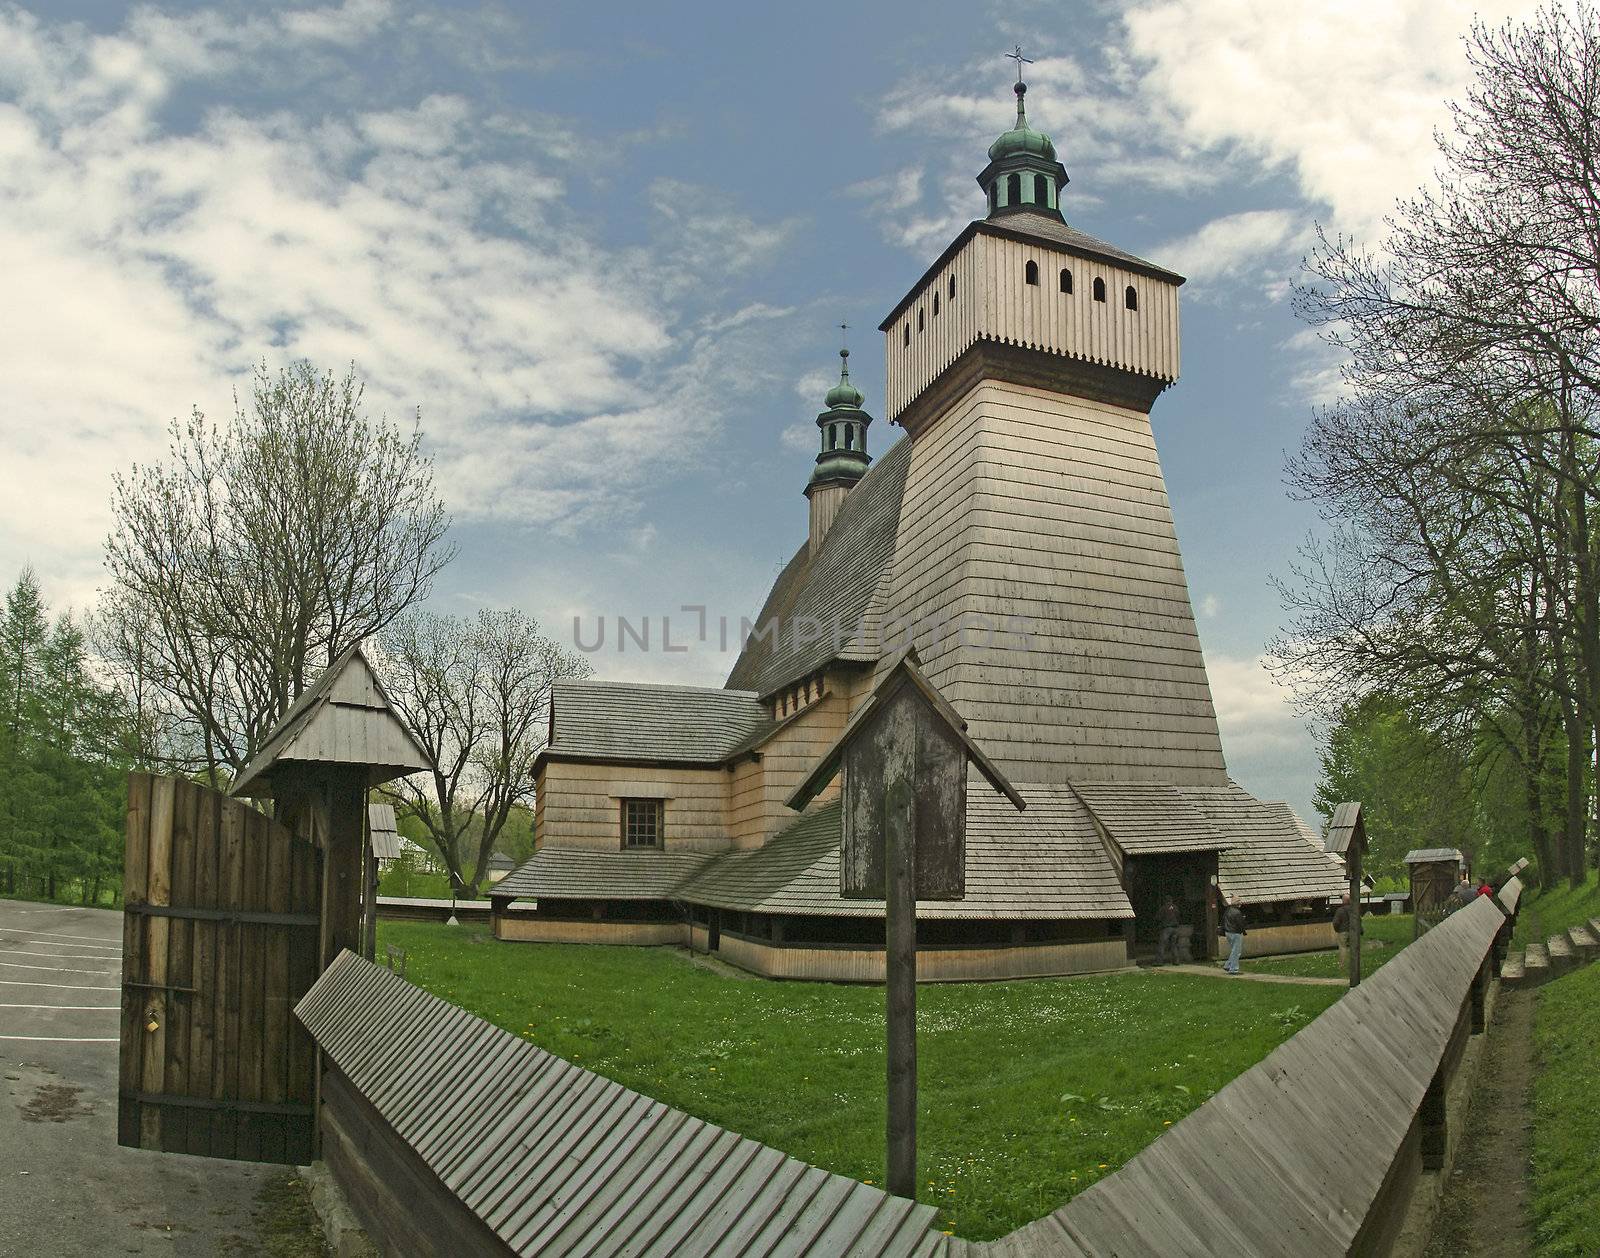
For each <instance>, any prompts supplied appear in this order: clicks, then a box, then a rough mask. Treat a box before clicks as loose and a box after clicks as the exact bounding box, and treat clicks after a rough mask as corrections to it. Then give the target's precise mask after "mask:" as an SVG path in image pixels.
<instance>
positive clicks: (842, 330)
mask: <svg viewBox="0 0 1600 1258" xmlns="http://www.w3.org/2000/svg"><path fill="white" fill-rule="evenodd" d="M849 331H850V325H849V324H848V323H841V324H840V325H839V357H840V358H849V357H850V345H849V338H848V336H847V335H846V333H848V332H849Z"/></svg>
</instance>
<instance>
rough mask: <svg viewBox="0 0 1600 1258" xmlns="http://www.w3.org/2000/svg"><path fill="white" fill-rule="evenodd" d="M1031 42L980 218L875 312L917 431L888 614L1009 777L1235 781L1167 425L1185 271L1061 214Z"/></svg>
mask: <svg viewBox="0 0 1600 1258" xmlns="http://www.w3.org/2000/svg"><path fill="white" fill-rule="evenodd" d="M1014 56H1015V57H1016V59H1017V61H1018V81H1017V83H1016V85H1015V87H1014V89H1013V91H1014V94H1015V96H1016V106H1017V114H1016V123H1015V125H1014V126H1013V127H1012V128H1011V129H1010V130H1008V131H1006V132H1005V133H1003V134H1002V135H1001V136H1000V137H999V138H998V139H997V140H995V142H994V144H993V145H991V146H990V148H989V153H988V156H989V162H988V165H986V166H985V167H984V168H983V170H982V172H981V173H980V174H979V175H978V182H979V184H980V185H981V186H982V187H983V189H984V195H985V198H986V200H987V215H986V216H985V217H984V218H981V219H978V220H976V221H974V222H972V223H969V224H968V225H967V227H966V228H965V229H964V230H963V231H962V232H961V233H960V235H958V236H957V237H956V239H955V240H954V241H952V242H951V244H950V245H949V247H948V248H946V249H945V250H944V252H943V253H942V254H940V255H939V257H938V258H937V259H936V260H935V261H934V263H933V265H932V266H930V267H929V268H928V269H927V271H925V272H924V273H923V275H922V277H921V278H920V279H919V280H918V281H917V282H916V283H915V284H914V285H913V286H912V288H911V291H910V292H908V293H907V294H906V296H905V297H904V298H902V299H901V301H900V302H899V303H898V304H897V305H896V306H895V307H894V309H893V310H892V311H891V312H890V314H889V317H888V318H887V319H885V320H884V321H883V323H882V324H881V325H880V330H881V331H882V332H883V334H884V355H885V375H886V380H887V385H886V388H885V398H884V409H885V414H886V417H887V418H888V419H889V420H890V421H891V422H894V423H897V424H900V425H902V426H903V427H904V428H905V430H906V432H907V433H908V434H909V437H910V440H911V443H912V446H911V452H910V466H909V469H908V472H907V480H906V488H905V493H904V500H903V501H904V505H903V507H902V511H901V515H900V519H899V522H898V526H897V532H896V543H895V557H894V566H893V571H892V573H891V575H890V577H889V581H888V586H887V589H886V592H885V597H884V600H883V605H882V616H881V620H882V623H883V624H884V625H886V626H890V627H891V629H893V628H894V627H899V628H900V629H902V630H903V631H904V633H905V634H906V635H907V636H909V638H910V640H911V641H913V642H914V643H915V644H916V646H917V649H918V653H919V655H920V656H921V658H922V661H923V665H924V668H925V669H926V671H927V672H928V674H929V676H930V677H931V678H932V680H933V681H934V683H935V684H936V685H938V686H939V687H940V689H941V690H942V691H943V692H944V693H945V695H946V696H947V697H948V698H950V700H951V701H952V702H953V703H954V704H955V705H956V707H957V709H958V710H959V711H960V712H961V714H962V716H963V717H965V718H966V719H967V720H968V722H969V723H970V726H971V731H972V735H973V737H974V738H975V739H976V740H977V741H978V742H979V743H981V744H983V746H985V747H986V748H988V749H989V750H990V752H991V754H992V755H993V756H994V758H995V760H996V761H998V762H999V763H1000V765H1001V767H1002V768H1003V769H1004V770H1005V772H1006V773H1007V774H1008V775H1010V776H1011V777H1012V779H1013V780H1014V781H1018V782H1040V783H1058V782H1064V781H1071V782H1093V781H1147V782H1148V781H1164V782H1171V783H1177V784H1189V785H1221V784H1224V783H1225V782H1226V781H1227V774H1226V767H1225V765H1224V763H1223V758H1222V747H1221V740H1220V738H1219V735H1218V732H1217V723H1216V714H1215V711H1214V709H1213V706H1212V702H1211V692H1210V686H1209V683H1208V681H1207V677H1206V670H1205V662H1204V659H1203V658H1202V655H1201V651H1200V640H1199V635H1198V633H1197V632H1196V629H1195V622H1194V612H1193V609H1192V607H1191V605H1190V599H1189V590H1188V584H1187V581H1186V579H1185V576H1184V571H1183V561H1182V559H1181V558H1180V556H1179V552H1178V542H1177V536H1176V533H1175V531H1174V529H1173V523H1172V512H1171V507H1170V505H1169V503H1168V501H1167V493H1166V486H1165V483H1164V481H1163V479H1162V473H1161V464H1160V460H1159V457H1158V455H1157V452H1156V446H1155V438H1154V435H1153V433H1152V430H1151V426H1150V409H1151V407H1152V405H1153V404H1154V403H1155V401H1156V399H1157V398H1158V397H1159V396H1160V394H1161V393H1162V391H1163V390H1165V389H1166V388H1168V387H1169V386H1170V385H1172V384H1173V383H1174V382H1175V381H1176V380H1177V378H1178V358H1179V345H1178V289H1179V286H1180V285H1182V284H1183V277H1182V276H1180V275H1176V274H1174V273H1173V272H1171V271H1169V270H1166V269H1165V268H1163V267H1160V266H1157V265H1156V264H1154V263H1151V262H1147V261H1145V260H1144V259H1142V258H1139V257H1137V256H1135V255H1134V254H1131V253H1129V252H1127V251H1126V250H1123V249H1120V248H1118V247H1116V246H1114V245H1111V244H1108V243H1107V242H1105V241H1103V240H1099V239H1097V238H1095V237H1094V236H1091V235H1088V234H1087V233H1085V232H1083V231H1080V230H1078V229H1077V228H1075V227H1073V226H1072V225H1071V224H1069V223H1068V222H1067V221H1066V219H1065V218H1064V217H1063V214H1062V209H1061V192H1062V189H1063V188H1064V187H1065V186H1066V183H1067V173H1066V170H1065V169H1064V168H1063V167H1062V165H1061V163H1060V162H1059V160H1058V159H1057V156H1056V147H1055V144H1054V142H1053V141H1052V140H1051V139H1050V137H1049V136H1048V135H1046V134H1044V133H1043V132H1042V131H1039V130H1036V129H1035V128H1034V127H1033V126H1032V125H1031V124H1030V123H1029V121H1028V117H1027V113H1026V110H1025V108H1024V101H1025V98H1026V94H1027V85H1026V84H1025V83H1023V82H1022V81H1021V66H1022V64H1023V63H1024V59H1023V58H1022V57H1021V53H1020V50H1019V51H1018V52H1017V53H1016V54H1014ZM886 636H887V635H886ZM895 645H899V643H897V642H887V643H886V646H885V649H886V650H887V649H892V647H893V646H895Z"/></svg>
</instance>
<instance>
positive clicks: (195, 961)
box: [117, 773, 322, 1163]
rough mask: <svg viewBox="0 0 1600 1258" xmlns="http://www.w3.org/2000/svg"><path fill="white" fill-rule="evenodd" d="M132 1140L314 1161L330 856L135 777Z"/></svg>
mask: <svg viewBox="0 0 1600 1258" xmlns="http://www.w3.org/2000/svg"><path fill="white" fill-rule="evenodd" d="M127 838H128V841H127V854H126V870H125V873H124V880H123V892H124V901H125V907H124V914H125V916H124V923H123V951H122V956H123V961H122V1049H121V1053H122V1056H121V1070H120V1077H119V1081H118V1082H119V1088H118V1096H119V1106H118V1115H117V1141H118V1143H119V1144H124V1145H131V1146H133V1147H136V1148H141V1149H159V1150H163V1151H165V1152H168V1153H197V1154H201V1155H204V1156H208V1157H219V1158H238V1159H242V1160H246V1161H252V1162H288V1163H306V1162H310V1161H311V1159H312V1156H313V1153H314V1150H315V1108H314V1105H315V1097H316V1084H315V1080H316V1053H315V1050H314V1048H313V1046H312V1043H311V1040H310V1037H309V1036H308V1035H307V1034H306V1033H305V1031H304V1030H303V1029H302V1028H301V1027H300V1026H299V1025H298V1024H297V1023H296V1022H295V1019H294V1013H293V1010H294V1006H295V1004H296V1003H297V1002H298V1001H299V1000H300V997H301V996H303V995H304V994H305V992H306V991H307V989H308V988H310V986H311V984H312V983H313V982H315V981H316V977H317V973H318V965H317V949H318V923H319V920H320V908H321V894H322V857H321V853H320V852H319V851H318V850H317V849H316V848H315V847H314V846H312V845H311V844H310V843H308V842H306V841H305V840H304V839H301V838H299V837H297V836H296V835H294V834H292V833H291V832H290V831H288V830H287V829H285V828H284V827H283V826H282V825H279V824H278V823H276V822H274V821H273V820H272V819H271V818H269V817H267V816H266V815H265V814H263V813H260V812H257V811H256V810H255V809H254V808H251V807H249V806H248V805H245V804H242V803H240V802H239V801H238V800H234V799H229V798H228V797H227V796H225V795H220V794H218V793H217V792H216V791H212V790H208V789H207V788H206V787H203V786H198V785H196V784H195V783H193V782H188V781H184V780H181V779H175V778H166V777H153V776H151V775H149V774H145V773H134V774H130V775H129V778H128V836H127Z"/></svg>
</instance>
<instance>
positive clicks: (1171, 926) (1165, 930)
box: [1156, 895, 1178, 965]
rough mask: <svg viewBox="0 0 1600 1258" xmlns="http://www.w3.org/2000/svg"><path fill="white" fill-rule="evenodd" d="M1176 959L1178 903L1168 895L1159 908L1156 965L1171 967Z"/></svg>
mask: <svg viewBox="0 0 1600 1258" xmlns="http://www.w3.org/2000/svg"><path fill="white" fill-rule="evenodd" d="M1177 959H1178V902H1177V901H1176V900H1174V899H1173V898H1172V897H1171V896H1170V895H1169V896H1168V897H1167V902H1166V903H1165V904H1163V905H1162V906H1161V938H1160V940H1159V941H1158V942H1157V943H1156V964H1157V965H1171V964H1173V963H1174V962H1176V961H1177Z"/></svg>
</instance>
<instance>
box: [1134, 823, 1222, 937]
mask: <svg viewBox="0 0 1600 1258" xmlns="http://www.w3.org/2000/svg"><path fill="white" fill-rule="evenodd" d="M1216 875H1217V854H1216V852H1214V851H1211V852H1169V853H1162V854H1160V855H1147V856H1129V857H1128V858H1127V859H1126V861H1125V862H1124V864H1123V868H1122V884H1123V890H1124V891H1126V892H1127V895H1128V900H1129V902H1130V903H1131V904H1132V905H1133V914H1134V920H1133V934H1132V938H1131V939H1130V940H1129V942H1128V953H1129V957H1130V959H1132V960H1134V961H1137V962H1138V963H1139V964H1141V965H1151V964H1154V963H1155V961H1156V949H1157V947H1158V945H1159V943H1160V940H1161V909H1162V906H1163V905H1164V904H1166V902H1167V897H1168V896H1171V897H1172V899H1173V900H1174V901H1175V902H1176V904H1177V906H1178V922H1179V924H1180V929H1181V928H1182V927H1188V928H1189V929H1188V932H1187V934H1188V939H1189V947H1190V959H1191V960H1195V961H1203V960H1207V959H1209V958H1212V957H1214V956H1216V946H1217V925H1216V910H1215V908H1214V907H1213V904H1212V895H1211V889H1212V886H1213V885H1214V882H1215V879H1216Z"/></svg>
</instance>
